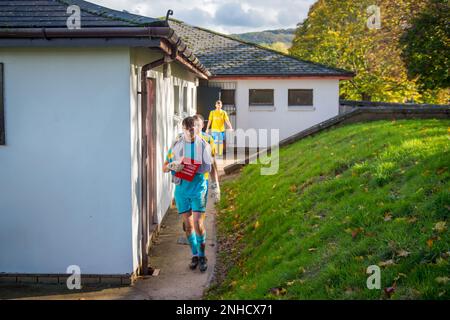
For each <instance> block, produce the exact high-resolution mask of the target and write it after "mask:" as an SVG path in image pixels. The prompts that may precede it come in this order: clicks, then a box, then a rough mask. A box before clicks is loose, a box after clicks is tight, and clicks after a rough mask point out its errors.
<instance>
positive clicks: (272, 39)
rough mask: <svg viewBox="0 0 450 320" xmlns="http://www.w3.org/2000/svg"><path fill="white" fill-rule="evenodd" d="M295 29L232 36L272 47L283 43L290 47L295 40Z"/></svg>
mask: <svg viewBox="0 0 450 320" xmlns="http://www.w3.org/2000/svg"><path fill="white" fill-rule="evenodd" d="M294 33H295V29H294V28H292V29H277V30H266V31H260V32H247V33H238V34H232V36H233V37H236V38H239V39H242V40H244V41H249V42H253V43H257V44H268V45H272V44H274V43H276V42H282V43H285V44H286V45H287V47H290V46H291V44H292V39H294Z"/></svg>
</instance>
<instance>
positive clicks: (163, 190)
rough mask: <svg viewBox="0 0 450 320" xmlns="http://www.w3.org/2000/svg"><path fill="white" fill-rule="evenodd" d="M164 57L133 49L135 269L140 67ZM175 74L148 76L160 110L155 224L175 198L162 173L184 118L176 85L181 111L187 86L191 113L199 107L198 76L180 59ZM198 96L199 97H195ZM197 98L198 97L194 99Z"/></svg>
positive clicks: (174, 66) (136, 252)
mask: <svg viewBox="0 0 450 320" xmlns="http://www.w3.org/2000/svg"><path fill="white" fill-rule="evenodd" d="M161 57H162V55H161V53H159V52H158V51H151V50H149V49H132V51H131V82H130V83H131V86H130V90H131V91H130V94H131V147H132V149H131V150H132V177H131V178H132V225H133V270H136V269H137V268H138V266H139V261H140V259H141V258H140V256H141V248H140V244H141V235H140V231H139V227H140V219H139V217H140V205H141V201H142V200H141V181H140V179H139V172H140V171H141V169H142V168H141V165H140V164H141V160H140V159H141V136H140V132H141V128H140V116H141V103H140V102H141V101H140V95H138V94H137V91H138V90H140V79H139V76H140V70H141V69H140V67H141V66H142V65H144V64H146V63H149V62H152V61H155V60H158V59H160V58H161ZM170 69H171V76H170V77H168V78H164V77H163V73H162V71H163V67H162V66H160V67H158V68H156V69H154V70H150V71H149V72H148V75H147V76H148V77H151V78H155V79H156V112H157V119H156V122H157V128H156V132H157V138H156V144H157V157H156V168H157V180H156V185H157V187H156V190H157V191H156V192H157V214H156V217H155V221H154V222H155V223H161V221H162V219H163V218H164V215H165V214H166V212H167V209H168V208H169V206H170V204H171V201H172V193H173V185H172V183H171V182H170V175H169V174H166V173H163V172H162V166H163V163H164V160H165V157H166V155H167V151H168V149H169V147H170V145H171V143H172V141H173V139H174V137H175V135H176V134H178V133H179V132H181V120H182V117H183V116H184V115H180V116H175V115H174V111H173V110H174V108H173V104H174V101H173V86H174V85H178V86H179V87H180V101H179V102H180V106H179V109H180V112H181V110H182V105H183V104H182V103H183V101H182V100H183V91H182V88H183V86H186V87H187V88H188V114H194V113H195V110H196V106H195V105H192V101H193V99H192V96H191V94H192V91H191V89H192V88H194V96H195V93H196V86H195V76H194V75H193V74H192V73H190V72H188V71H187V70H186V69H185V68H184V67H182V66H180V65H179V64H178V63H176V62H172V63H171V64H170ZM194 98H195V97H194ZM194 101H195V99H194Z"/></svg>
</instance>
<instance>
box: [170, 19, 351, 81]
mask: <svg viewBox="0 0 450 320" xmlns="http://www.w3.org/2000/svg"><path fill="white" fill-rule="evenodd" d="M169 26H170V27H171V28H172V29H174V30H175V32H176V34H177V35H178V36H179V37H180V38H182V39H183V41H184V42H185V43H186V44H187V45H188V47H189V48H191V49H192V51H193V52H194V53H195V55H196V56H197V57H198V58H199V59H200V61H201V62H202V63H203V65H205V67H206V68H208V70H209V71H210V72H211V73H212V74H213V75H216V76H224V75H249V76H257V75H283V76H284V75H288V76H306V75H311V76H353V73H351V72H349V71H346V70H342V69H336V68H331V67H327V66H324V65H321V64H318V63H313V62H309V61H305V60H301V59H298V58H295V57H292V56H289V55H286V54H282V53H279V52H277V51H274V50H270V49H266V48H263V47H261V46H259V45H256V44H252V43H248V42H245V41H242V40H239V39H236V38H233V37H231V36H228V35H224V34H219V33H217V32H214V31H211V30H207V29H203V28H200V27H195V26H191V25H188V24H186V23H184V22H181V21H178V20H175V19H170V20H169Z"/></svg>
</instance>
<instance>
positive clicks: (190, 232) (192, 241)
mask: <svg viewBox="0 0 450 320" xmlns="http://www.w3.org/2000/svg"><path fill="white" fill-rule="evenodd" d="M182 216H183V224H184V226H185V229H186V230H185V231H186V238H187V240H188V242H189V245H190V246H191V252H192V255H193V256H197V255H198V243H197V237H196V234H195V231H194V219H193V217H192V213H191V212H190V211H189V212H186V213H183V214H182Z"/></svg>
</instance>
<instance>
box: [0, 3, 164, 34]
mask: <svg viewBox="0 0 450 320" xmlns="http://www.w3.org/2000/svg"><path fill="white" fill-rule="evenodd" d="M70 5H77V6H79V7H80V9H81V27H141V26H150V25H152V26H163V25H165V22H164V21H162V20H159V19H153V18H148V17H143V16H139V15H135V14H131V13H128V12H121V11H117V10H112V9H108V8H105V7H102V6H98V5H96V4H93V3H89V2H86V1H82V0H33V1H24V0H0V28H52V27H54V28H58V27H59V28H65V27H66V21H67V18H68V17H69V16H70V15H71V14H68V13H67V7H68V6H70Z"/></svg>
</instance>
